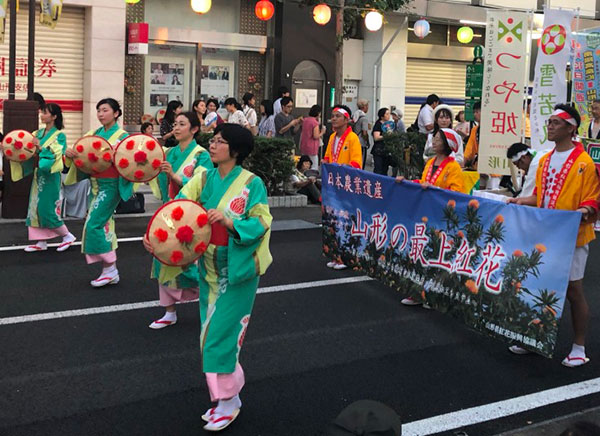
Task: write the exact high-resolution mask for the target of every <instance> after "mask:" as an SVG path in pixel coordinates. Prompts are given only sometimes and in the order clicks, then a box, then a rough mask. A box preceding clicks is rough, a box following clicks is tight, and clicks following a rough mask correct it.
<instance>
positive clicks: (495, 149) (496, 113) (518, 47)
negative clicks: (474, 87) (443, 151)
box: [478, 11, 529, 174]
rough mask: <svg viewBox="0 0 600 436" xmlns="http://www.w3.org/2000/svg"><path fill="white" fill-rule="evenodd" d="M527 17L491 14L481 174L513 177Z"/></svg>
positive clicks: (483, 100) (485, 82)
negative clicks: (510, 159) (508, 155)
mask: <svg viewBox="0 0 600 436" xmlns="http://www.w3.org/2000/svg"><path fill="white" fill-rule="evenodd" d="M528 18H529V16H528V14H527V13H524V12H511V11H488V14H487V30H486V44H485V63H484V70H483V91H482V99H481V126H480V128H479V132H480V133H479V159H478V161H479V163H478V171H479V172H480V173H483V174H510V167H509V164H508V160H507V158H506V150H507V149H508V147H510V146H511V144H514V143H515V142H520V141H521V136H522V133H521V131H522V127H523V99H524V97H525V96H524V92H525V67H526V64H527V62H526V59H527V23H528Z"/></svg>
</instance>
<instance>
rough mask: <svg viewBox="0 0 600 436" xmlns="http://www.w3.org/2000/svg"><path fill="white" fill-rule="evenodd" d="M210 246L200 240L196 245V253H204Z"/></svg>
mask: <svg viewBox="0 0 600 436" xmlns="http://www.w3.org/2000/svg"><path fill="white" fill-rule="evenodd" d="M207 248H208V247H207V246H206V244H205V243H204V242H199V243H198V245H196V246H195V247H194V253H196V254H202V253H204V252H205V251H206V249H207Z"/></svg>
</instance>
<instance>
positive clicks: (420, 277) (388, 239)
mask: <svg viewBox="0 0 600 436" xmlns="http://www.w3.org/2000/svg"><path fill="white" fill-rule="evenodd" d="M322 180H323V189H322V196H323V254H324V255H325V257H327V258H329V259H331V260H337V261H341V262H343V263H345V264H346V265H347V266H348V267H350V268H353V269H355V270H357V271H361V272H364V273H366V274H367V275H369V276H371V277H374V278H376V279H378V280H380V281H381V282H383V283H385V284H387V285H388V286H390V287H392V288H394V289H397V290H398V291H400V292H402V293H404V294H406V295H410V296H412V297H413V298H415V299H416V300H417V301H423V302H427V303H428V304H429V305H430V306H432V307H433V308H434V309H436V310H439V311H441V312H445V313H448V314H449V315H451V316H453V317H454V318H457V319H458V320H460V321H462V322H464V323H465V324H466V325H467V326H469V327H471V328H473V329H475V330H478V331H480V332H483V333H486V334H489V335H491V336H494V337H497V338H502V339H503V340H506V341H509V342H511V343H515V344H518V345H520V346H522V347H524V348H526V349H529V350H531V351H534V352H536V353H538V354H541V355H543V356H545V357H552V354H553V352H554V347H555V345H556V339H557V334H558V327H559V323H560V319H561V317H562V313H563V307H564V302H565V297H566V290H567V285H568V277H569V271H570V265H571V259H572V257H573V252H574V250H575V241H576V237H577V231H578V228H579V222H580V219H581V214H580V213H577V212H572V211H562V210H549V209H540V208H535V207H527V206H517V205H514V204H505V203H503V202H499V201H494V200H488V199H484V198H476V197H472V196H469V195H465V194H461V193H456V192H452V191H447V190H441V189H437V188H428V189H425V190H424V189H423V188H422V187H421V186H420V185H419V184H417V183H412V182H408V181H404V182H402V183H396V181H395V180H394V179H393V178H391V177H385V176H379V175H376V174H373V173H369V172H365V171H361V170H356V169H353V168H349V167H347V166H339V165H333V164H325V165H324V166H323V179H322Z"/></svg>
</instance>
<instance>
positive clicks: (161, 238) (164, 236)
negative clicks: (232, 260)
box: [146, 199, 211, 266]
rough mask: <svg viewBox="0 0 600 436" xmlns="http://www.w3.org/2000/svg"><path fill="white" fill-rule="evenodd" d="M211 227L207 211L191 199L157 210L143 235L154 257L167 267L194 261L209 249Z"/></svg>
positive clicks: (168, 204) (171, 203) (172, 202)
mask: <svg viewBox="0 0 600 436" xmlns="http://www.w3.org/2000/svg"><path fill="white" fill-rule="evenodd" d="M210 235H211V226H210V224H209V223H208V215H207V214H206V210H205V209H204V208H203V207H202V206H201V205H200V204H199V203H196V202H195V201H192V200H183V199H182V200H173V201H169V202H168V203H165V204H164V205H163V206H162V207H161V208H160V209H158V210H157V211H156V213H155V214H154V216H153V217H152V218H151V219H150V222H149V223H148V229H147V230H146V237H147V239H148V241H150V245H152V248H153V250H154V253H153V255H154V257H156V258H157V259H158V260H159V261H160V262H161V263H163V264H165V265H168V266H186V265H189V264H191V263H193V262H195V261H196V260H197V259H198V258H199V257H200V256H202V254H204V252H205V251H206V249H207V248H208V243H209V241H210Z"/></svg>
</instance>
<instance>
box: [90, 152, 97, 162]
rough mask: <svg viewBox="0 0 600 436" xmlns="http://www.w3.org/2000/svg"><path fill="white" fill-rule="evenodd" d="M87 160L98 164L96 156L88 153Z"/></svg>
mask: <svg viewBox="0 0 600 436" xmlns="http://www.w3.org/2000/svg"><path fill="white" fill-rule="evenodd" d="M88 159H89V161H90V162H98V156H96V155H95V154H94V153H88Z"/></svg>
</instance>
